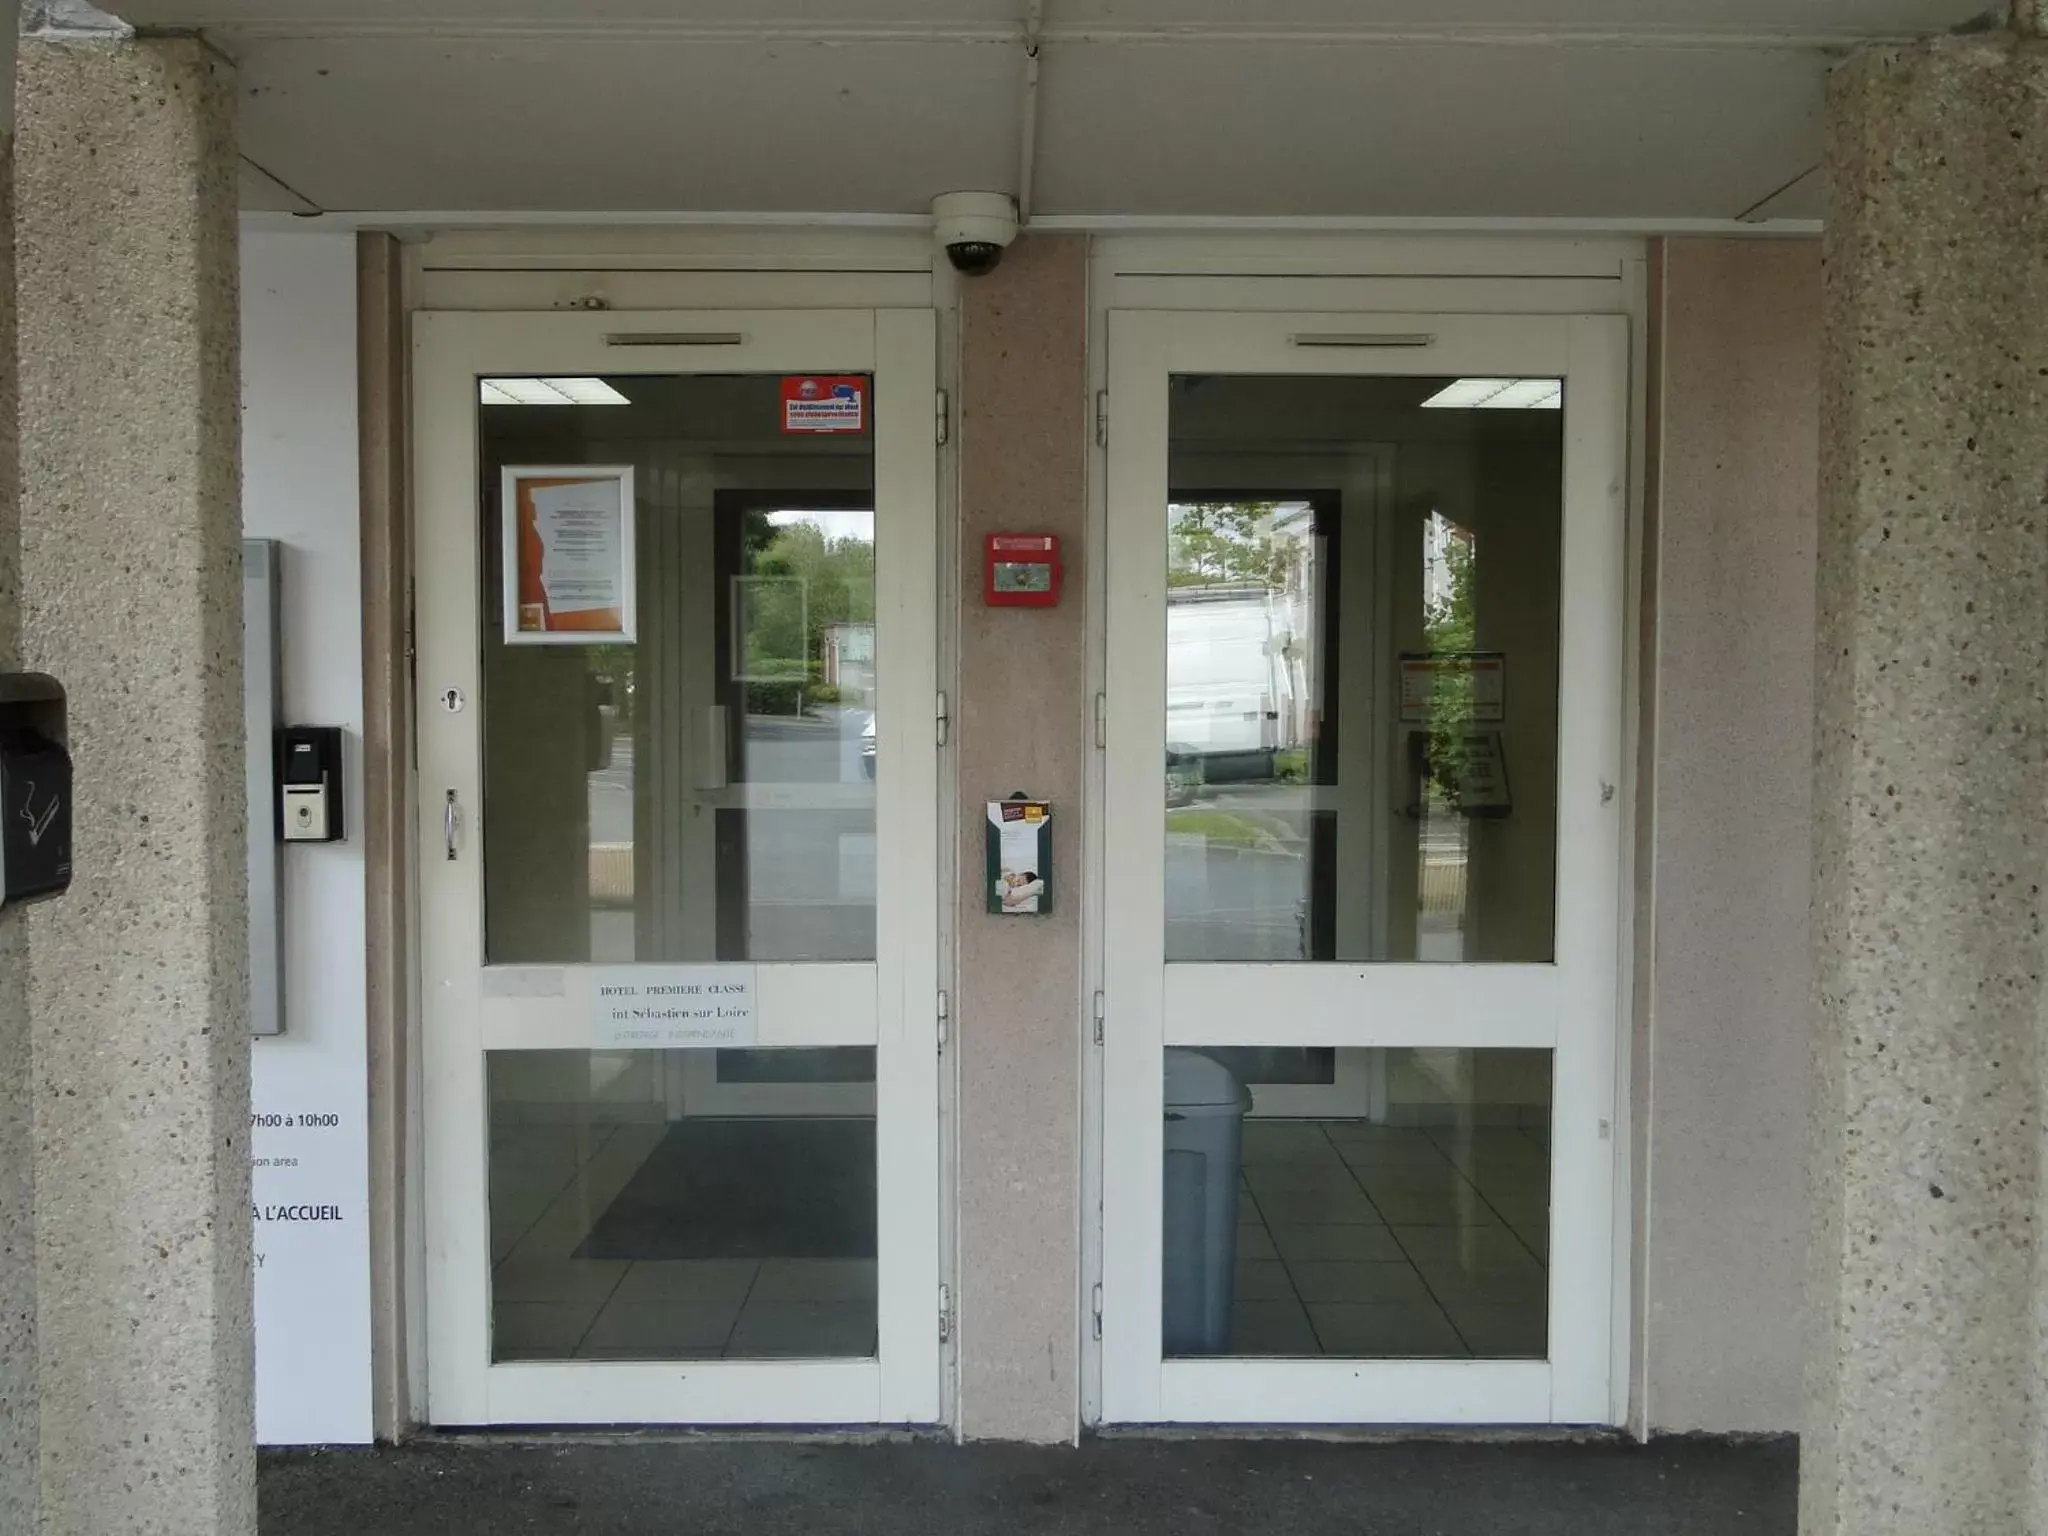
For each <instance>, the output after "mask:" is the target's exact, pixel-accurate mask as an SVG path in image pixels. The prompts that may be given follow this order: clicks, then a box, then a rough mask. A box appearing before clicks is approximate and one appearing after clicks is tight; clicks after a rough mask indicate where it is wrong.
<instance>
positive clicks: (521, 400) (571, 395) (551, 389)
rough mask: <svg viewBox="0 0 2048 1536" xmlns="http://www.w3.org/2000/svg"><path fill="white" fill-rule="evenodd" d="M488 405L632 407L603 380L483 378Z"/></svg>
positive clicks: (480, 387) (481, 391) (481, 389)
mask: <svg viewBox="0 0 2048 1536" xmlns="http://www.w3.org/2000/svg"><path fill="white" fill-rule="evenodd" d="M477 398H478V400H479V401H481V402H482V403H483V404H485V405H631V404H632V403H633V402H632V401H630V400H628V399H627V398H626V397H625V396H624V395H622V394H620V393H619V392H618V391H617V390H616V389H614V388H612V387H611V385H609V384H607V383H605V381H604V380H603V379H479V380H478V381H477Z"/></svg>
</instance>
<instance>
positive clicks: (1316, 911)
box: [1163, 375, 1564, 962]
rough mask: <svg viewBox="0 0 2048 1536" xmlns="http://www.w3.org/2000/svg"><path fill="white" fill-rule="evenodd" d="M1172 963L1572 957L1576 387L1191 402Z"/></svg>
mask: <svg viewBox="0 0 2048 1536" xmlns="http://www.w3.org/2000/svg"><path fill="white" fill-rule="evenodd" d="M1168 483H1169V503H1168V506H1167V507H1166V509H1165V526H1164V529H1163V532H1164V535H1165V537H1166V541H1167V602H1166V621H1165V622H1166V639H1167V646H1166V656H1167V661H1166V672H1167V677H1166V719H1165V739H1164V799H1165V817H1166V871H1165V874H1166V957H1167V959H1168V960H1169V961H1175V960H1182V961H1289V960H1321V961H1361V960H1362V961H1374V960H1388V961H1415V960H1423V961H1452V962H1456V961H1464V962H1475V961H1521V962H1545V961H1549V960H1550V959H1552V958H1553V953H1554V951H1553V930H1554V916H1555V883H1556V863H1557V846H1556V844H1557V783H1556V779H1557V730H1558V711H1557V680H1558V660H1557V658H1558V607H1559V576H1560V564H1559V562H1560V551H1561V546H1562V527H1563V485H1564V411H1563V395H1562V386H1561V385H1560V384H1559V383H1558V381H1556V380H1554V379H1529V380H1501V379H1492V380H1479V379H1452V378H1312V377H1300V376H1272V377H1265V376H1228V375H1199V376H1193V375H1177V376H1175V378H1174V379H1173V381H1172V392H1171V405H1170V418H1169V464H1168Z"/></svg>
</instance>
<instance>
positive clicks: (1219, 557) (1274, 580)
mask: <svg viewBox="0 0 2048 1536" xmlns="http://www.w3.org/2000/svg"><path fill="white" fill-rule="evenodd" d="M1278 506H1279V503H1278V502H1272V501H1193V502H1178V503H1176V504H1175V505H1174V506H1173V507H1171V508H1170V509H1169V518H1168V522H1167V546H1166V547H1167V569H1166V584H1167V585H1168V586H1170V587H1269V588H1279V587H1285V586H1286V584H1287V567H1288V562H1289V559H1290V558H1291V555H1290V550H1289V547H1288V546H1287V545H1286V544H1284V543H1283V542H1282V541H1280V540H1276V539H1275V538H1274V537H1273V531H1272V530H1273V514H1274V512H1275V510H1277V508H1278Z"/></svg>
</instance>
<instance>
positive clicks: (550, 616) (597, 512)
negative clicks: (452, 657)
mask: <svg viewBox="0 0 2048 1536" xmlns="http://www.w3.org/2000/svg"><path fill="white" fill-rule="evenodd" d="M501 487H502V496H501V501H500V507H501V511H500V522H501V524H502V529H503V546H504V547H503V557H504V571H505V582H504V586H505V643H506V644H508V645H591V644H598V643H604V642H609V641H630V640H631V639H632V638H633V624H634V614H633V606H634V604H633V466H632V465H630V464H617V465H592V466H588V467H582V466H577V465H510V464H508V465H507V466H506V467H505V470H504V474H503V477H502V482H501Z"/></svg>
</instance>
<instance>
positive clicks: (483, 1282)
mask: <svg viewBox="0 0 2048 1536" xmlns="http://www.w3.org/2000/svg"><path fill="white" fill-rule="evenodd" d="M619 333H628V334H631V333H638V335H640V336H641V337H647V336H657V335H658V336H662V337H669V338H676V340H673V341H668V342H664V343H663V344H658V345H643V344H638V343H637V342H636V343H635V344H634V345H632V347H631V350H625V349H623V348H622V347H621V346H619V345H617V344H615V343H614V342H612V341H610V340H608V337H611V336H614V335H617V334H619ZM735 336H736V337H737V338H738V340H736V341H734V340H730V339H729V338H732V337H735ZM682 338H692V339H691V340H684V339H682ZM936 351H937V348H936V337H935V317H934V315H933V314H932V312H931V311H930V310H929V309H916V310H911V309H904V310H893V309H882V310H774V311H767V310H763V311H735V310H713V311H689V312H681V311H636V312H633V313H631V314H619V313H602V312H598V313H588V312H585V313H494V312H452V311H433V312H423V313H420V314H417V315H415V316H414V333H413V364H414V374H413V378H414V417H415V456H416V471H415V495H416V507H415V540H416V559H415V570H416V572H417V581H418V588H419V590H418V598H417V608H418V616H417V623H418V633H419V643H420V655H419V673H418V696H419V698H420V699H421V701H422V703H421V712H420V721H419V794H418V797H417V801H418V806H419V811H418V815H419V824H418V828H417V837H418V846H419V848H420V863H419V901H418V910H419V912H420V942H421V951H420V963H421V992H422V1024H423V1027H422V1031H421V1034H422V1040H421V1047H422V1056H423V1072H422V1090H423V1097H424V1106H423V1116H422V1141H423V1164H424V1170H425V1196H424V1202H423V1203H424V1207H425V1210H424V1222H423V1225H424V1229H425V1234H426V1255H425V1279H426V1290H427V1300H426V1323H427V1340H426V1353H427V1372H426V1375H427V1418H428V1421H429V1422H431V1423H434V1424H442V1425H481V1424H494V1423H495V1424H503V1423H553V1424H592V1423H691V1424H721V1423H723V1424H761V1423H791V1424H795V1423H814V1424H815V1423H829V1424H870V1423H891V1424H926V1423H934V1422H937V1421H938V1419H939V1418H940V1403H941V1379H940V1365H941V1361H940V1346H939V1330H938V1327H937V1316H936V1309H935V1298H936V1295H937V1288H938V1284H939V1278H940V1275H941V1256H940V1247H939V1230H940V1210H939V1166H938V1125H939V1079H938V1054H937V1050H938V1036H937V1014H936V1007H935V1002H936V998H937V994H938V986H939V982H938V935H939V899H938V879H937V871H938V868H939V846H940V839H939V821H938V817H937V815H936V813H935V809H934V808H935V807H936V806H937V805H938V804H939V803H940V802H939V777H938V756H937V751H936V748H935V745H934V742H933V739H932V736H931V734H930V719H931V716H930V713H929V711H930V708H931V700H932V699H933V697H934V696H935V694H936V691H937V686H938V685H937V671H936V668H937V661H936V657H937V650H938V644H937V639H938V636H937V619H938V605H937V601H936V583H937V534H938V519H937V500H936V497H937V460H936V457H935V449H934V444H933V437H932V427H931V423H932V400H933V397H934V391H935V388H936V377H935V368H936V360H937V359H936ZM605 373H613V374H617V373H663V374H670V373H768V374H776V373H789V374H795V373H872V374H873V375H874V376H875V379H876V386H875V423H874V433H875V477H876V480H875V506H876V615H877V620H878V623H877V637H878V638H877V647H878V654H877V669H878V678H879V679H880V681H879V685H878V691H879V693H880V694H881V695H882V696H883V698H884V699H885V700H886V702H885V703H884V705H883V707H882V708H881V709H879V710H878V711H877V719H878V729H879V732H880V737H879V740H878V751H879V754H880V756H881V759H882V760H883V761H885V762H887V763H888V764H889V770H888V772H887V773H886V774H885V775H884V776H883V778H882V780H881V781H880V783H879V785H878V801H877V828H876V830H877V842H878V846H880V847H882V848H886V849H888V850H889V851H890V855H891V856H890V857H889V858H887V859H885V860H884V862H883V864H882V867H881V874H880V884H879V887H878V892H877V895H878V909H877V934H876V945H877V949H876V954H877V959H876V961H875V962H873V963H872V964H816V965H802V964H788V965H785V964H765V963H764V964H761V965H760V966H759V967H758V994H757V1004H756V1007H757V1014H758V1018H759V1034H760V1043H761V1044H762V1045H764V1046H767V1045H806V1046H811V1045H872V1046H873V1047H874V1048H875V1052H876V1083H877V1087H876V1097H877V1104H878V1110H879V1114H878V1122H877V1128H876V1136H877V1165H878V1166H877V1172H878V1182H879V1192H878V1282H877V1283H878V1291H879V1296H880V1302H879V1312H878V1319H877V1321H878V1331H879V1341H880V1344H879V1356H878V1358H877V1359H874V1360H826V1361H802V1360H799V1361H708V1362H691V1363H690V1364H688V1365H687V1366H686V1367H679V1366H678V1365H676V1364H673V1363H664V1364H656V1363H624V1364H612V1363H599V1362H590V1363H585V1362H545V1363H533V1364H529V1363H512V1364H502V1365H494V1364H491V1363H490V1321H489V1316H490V1306H489V1296H490V1290H489V1286H490V1267H491V1266H490V1259H491V1248H490V1240H489V1221H488V1191H487V1187H486V1183H487V1145H488V1143H487V1114H488V1105H487V1103H486V1098H485V1083H484V1070H483V1068H484V1054H485V1052H486V1051H487V1050H491V1049H550V1048H555V1049H572V1048H584V1047H587V1046H588V1045H589V1043H590V1041H589V1038H588V1032H587V1019H588V1013H587V1010H586V1009H579V1006H578V1005H579V1002H580V1001H581V1000H583V999H585V998H587V995H588V991H589V981H588V976H587V968H584V967H578V966H563V967H544V968H539V969H542V970H545V971H548V972H551V973H553V974H554V976H556V977H559V985H560V991H561V993H562V995H561V996H560V997H558V998H554V999H542V998H538V997H535V996H531V995H526V996H507V995H499V994H503V993H510V992H519V991H526V992H529V993H530V992H531V991H533V990H534V989H533V988H532V987H530V986H527V987H522V986H519V985H516V984H513V985H492V986H490V987H488V988H486V986H485V985H484V978H485V976H486V975H487V974H488V973H487V971H486V968H485V967H483V965H482V964H481V961H482V956H483V927H482V882H481V878H480V859H479V856H478V855H479V852H480V848H481V840H480V837H479V830H480V818H481V813H482V794H481V790H482V764H481V761H480V730H479V726H478V720H477V711H475V710H464V711H462V712H460V713H451V712H449V711H445V710H443V709H442V708H441V707H440V706H439V704H438V703H437V702H436V701H437V700H438V699H439V697H440V695H441V694H442V693H443V692H444V691H445V690H447V689H449V688H455V689H459V690H461V692H462V694H463V695H464V696H465V697H466V698H469V699H475V698H478V697H479V694H480V690H479V686H478V683H479V677H480V671H481V668H480V659H479V639H480V635H481V627H480V624H479V614H478V609H477V602H478V597H479V585H480V577H479V550H478V540H479V537H480V534H479V516H478V507H479V505H480V502H479V486H478V474H479V469H478V464H479V459H478V442H477V420H476V410H477V388H476V379H477V378H478V377H479V376H480V375H484V374H544V375H586V374H605ZM451 790H452V791H454V792H455V794H456V797H457V802H458V805H459V807H460V809H461V822H460V825H459V828H458V838H457V844H456V857H454V858H452V859H451V858H449V857H448V856H447V854H446V851H445V849H446V836H445V833H446V828H445V827H444V819H443V818H444V808H445V806H446V794H447V792H448V791H451ZM534 969H536V968H532V967H516V968H503V967H494V968H491V971H493V972H498V973H500V974H501V975H502V974H503V973H505V972H509V971H512V970H518V971H522V972H531V971H533V970H534ZM503 979H504V980H505V981H506V982H511V983H516V982H517V981H518V978H514V977H511V976H504V977H503ZM579 1020H582V1021H586V1022H584V1023H582V1024H580V1025H579V1022H578V1021H579Z"/></svg>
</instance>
